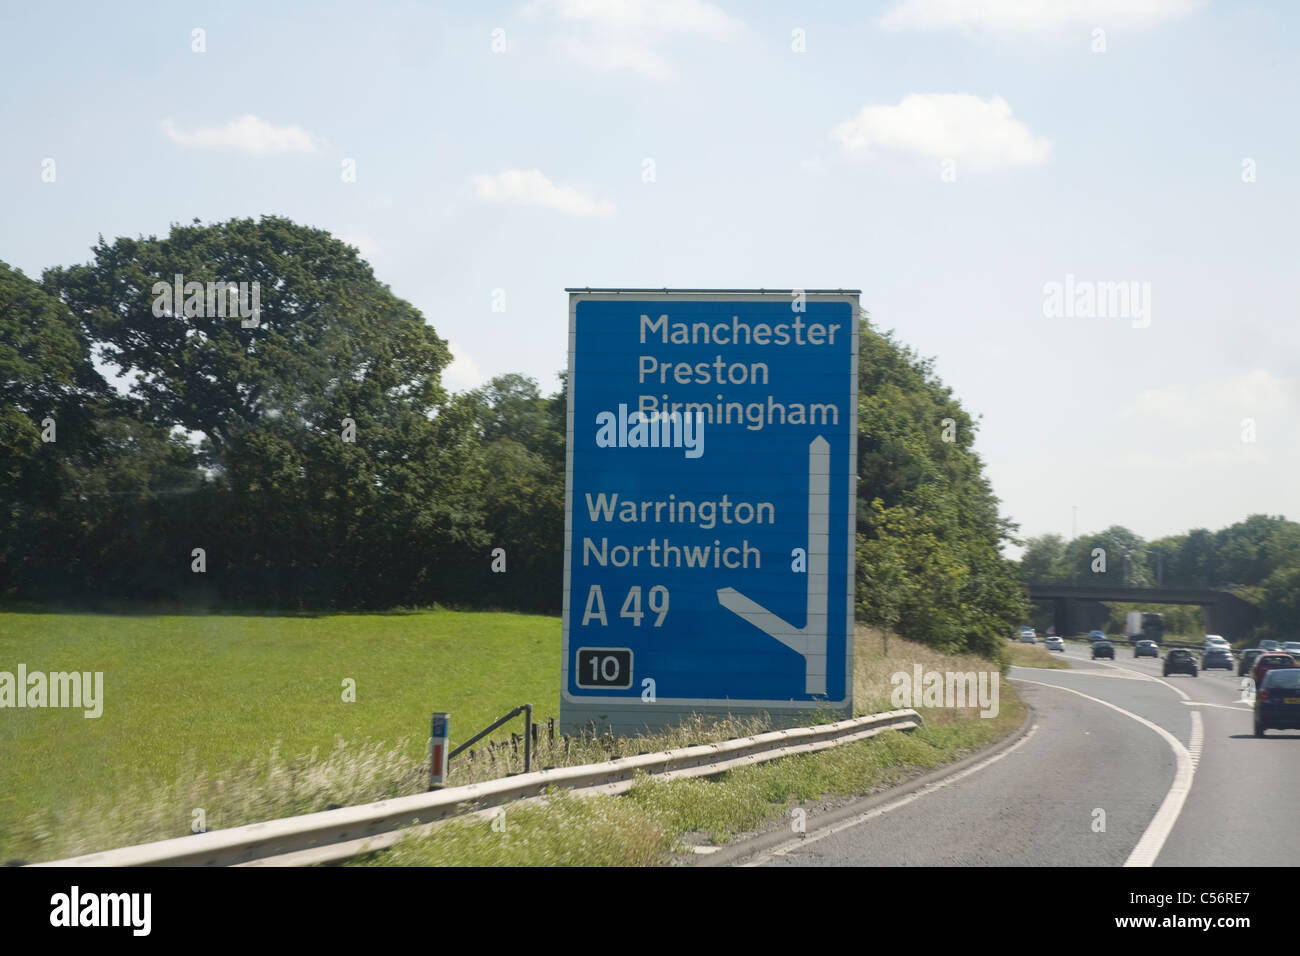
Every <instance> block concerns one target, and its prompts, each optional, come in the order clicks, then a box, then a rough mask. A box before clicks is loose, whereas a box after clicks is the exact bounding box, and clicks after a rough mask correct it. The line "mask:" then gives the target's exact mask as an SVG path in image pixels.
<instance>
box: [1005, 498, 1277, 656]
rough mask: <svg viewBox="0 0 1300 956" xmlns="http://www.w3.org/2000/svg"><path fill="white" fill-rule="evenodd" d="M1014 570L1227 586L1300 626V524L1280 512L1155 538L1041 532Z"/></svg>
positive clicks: (1266, 612)
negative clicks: (1067, 536) (1070, 536)
mask: <svg viewBox="0 0 1300 956" xmlns="http://www.w3.org/2000/svg"><path fill="white" fill-rule="evenodd" d="M1019 570H1020V577H1021V580H1022V581H1024V582H1025V583H1026V584H1028V583H1032V582H1035V581H1042V582H1057V583H1063V582H1066V581H1073V582H1077V583H1080V584H1108V585H1119V586H1125V587H1135V588H1153V587H1167V588H1214V589H1220V590H1225V591H1231V592H1232V593H1234V594H1236V595H1237V596H1238V597H1241V598H1242V599H1243V600H1246V601H1250V602H1251V603H1252V604H1254V605H1256V606H1257V607H1259V608H1260V610H1261V612H1262V614H1263V617H1264V622H1265V626H1266V627H1267V628H1269V629H1270V631H1276V632H1277V633H1281V634H1296V633H1300V523H1297V522H1295V521H1289V520H1287V519H1286V518H1285V517H1283V516H1281V515H1262V514H1258V515H1251V516H1249V517H1248V518H1246V519H1245V520H1243V521H1238V522H1236V523H1235V524H1232V525H1229V526H1228V527H1226V528H1220V529H1219V530H1218V531H1209V530H1208V529H1205V528H1196V529H1193V530H1191V531H1188V532H1187V533H1186V534H1176V535H1168V536H1166V537H1163V538H1157V539H1156V540H1153V541H1145V540H1143V539H1142V538H1141V537H1140V536H1139V535H1137V534H1135V533H1134V532H1132V531H1130V530H1129V529H1127V528H1124V527H1121V526H1119V525H1115V526H1112V527H1110V528H1107V529H1106V530H1105V531H1101V532H1099V533H1096V534H1088V535H1081V536H1079V537H1077V538H1074V539H1073V540H1071V541H1066V540H1065V539H1064V538H1063V537H1062V536H1060V535H1056V534H1046V535H1041V536H1039V537H1035V538H1030V539H1028V540H1027V541H1026V542H1025V550H1024V553H1023V554H1022V556H1021V559H1020V566H1019ZM1171 613H1177V612H1172V611H1171ZM1183 613H1185V614H1194V613H1199V612H1195V611H1194V610H1192V609H1183ZM1179 620H1181V618H1180V619H1179ZM1184 623H1187V622H1184ZM1189 633H1190V631H1189Z"/></svg>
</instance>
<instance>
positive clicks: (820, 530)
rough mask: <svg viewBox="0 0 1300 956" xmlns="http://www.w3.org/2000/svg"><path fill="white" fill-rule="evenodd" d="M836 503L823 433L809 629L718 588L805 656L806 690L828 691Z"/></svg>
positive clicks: (814, 479)
mask: <svg viewBox="0 0 1300 956" xmlns="http://www.w3.org/2000/svg"><path fill="white" fill-rule="evenodd" d="M830 503H831V446H830V444H829V443H828V442H827V441H826V439H825V438H823V437H822V436H821V435H818V436H817V437H816V438H814V439H813V440H812V442H811V443H810V444H809V445H808V616H807V618H806V619H805V622H804V626H803V627H795V626H794V625H793V624H790V623H788V622H786V621H783V620H781V618H779V617H777V616H776V615H775V614H773V613H772V612H771V611H769V610H768V609H767V608H765V607H763V606H762V605H761V604H758V603H756V602H754V601H751V600H750V599H749V598H747V597H745V596H744V595H743V594H741V593H740V592H739V591H737V590H736V589H735V588H719V589H718V603H719V604H721V605H722V606H723V607H725V608H726V609H727V610H728V611H731V612H732V613H733V614H738V615H739V616H740V617H742V618H744V619H745V620H746V621H748V622H749V623H750V624H753V625H754V626H755V627H756V628H758V629H759V630H760V631H762V632H763V633H764V634H767V635H768V636H770V637H774V638H776V639H777V640H778V641H780V642H781V643H782V644H784V645H785V646H786V647H788V648H790V650H792V651H794V652H796V653H797V654H800V655H802V657H803V659H804V674H805V677H804V693H806V694H825V693H826V625H827V607H828V603H829V601H830V594H829V592H828V590H827V585H828V584H829V581H830V571H829V567H828V563H827V555H828V554H829V552H830V535H829V527H830V517H831V516H830Z"/></svg>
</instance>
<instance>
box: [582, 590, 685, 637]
mask: <svg viewBox="0 0 1300 956" xmlns="http://www.w3.org/2000/svg"><path fill="white" fill-rule="evenodd" d="M645 603H646V607H648V608H649V609H650V613H651V614H654V615H656V617H655V620H654V625H653V626H654V627H659V626H660V625H661V624H663V622H664V618H666V617H667V616H668V589H667V588H666V587H664V586H663V585H662V584H656V585H655V586H654V587H652V588H651V589H650V591H649V592H648V593H647V594H646V601H645ZM618 616H619V617H624V618H628V619H629V620H631V621H632V626H633V627H640V626H641V619H642V618H643V617H645V616H646V615H645V611H643V610H641V585H639V584H635V585H633V586H632V587H631V589H629V590H628V592H627V597H626V598H624V599H623V606H622V607H621V608H620V609H619V612H618ZM592 621H595V622H596V623H597V624H599V625H600V626H601V627H606V626H608V624H609V619H608V617H607V616H606V614H605V595H604V594H603V593H602V592H601V590H600V585H599V584H593V585H592V586H591V587H590V588H588V589H587V606H586V607H585V608H584V609H583V612H582V626H583V627H586V626H587V625H588V624H590V623H591V622H592Z"/></svg>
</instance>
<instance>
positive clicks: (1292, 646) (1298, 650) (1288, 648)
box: [1282, 641, 1300, 660]
mask: <svg viewBox="0 0 1300 956" xmlns="http://www.w3.org/2000/svg"><path fill="white" fill-rule="evenodd" d="M1282 651H1283V653H1286V654H1290V655H1291V656H1292V657H1295V656H1296V655H1297V654H1300V641H1287V642H1286V643H1285V644H1283V645H1282ZM1296 659H1297V660H1300V658H1296Z"/></svg>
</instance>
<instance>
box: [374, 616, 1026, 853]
mask: <svg viewBox="0 0 1300 956" xmlns="http://www.w3.org/2000/svg"><path fill="white" fill-rule="evenodd" d="M889 646H890V653H889V654H888V655H886V654H885V653H884V648H883V642H882V641H881V639H880V636H879V635H878V634H875V633H873V632H870V631H865V630H863V631H860V632H859V636H858V644H857V648H856V655H855V658H856V665H857V666H856V667H855V671H856V674H855V678H856V686H855V691H856V695H857V697H858V699H861V700H863V701H864V702H865V706H864V707H862V708H860V709H861V710H863V711H864V712H874V711H879V710H887V709H890V707H891V703H890V701H889V693H888V691H887V689H886V688H888V687H889V677H890V676H892V675H893V674H894V673H897V672H900V671H901V672H904V673H908V672H910V671H911V669H912V667H913V665H914V664H917V663H920V664H922V666H923V669H925V670H940V671H943V670H960V671H970V670H988V669H990V665H989V664H988V662H986V661H981V660H979V659H977V658H971V657H965V656H958V655H944V654H938V653H936V652H934V651H932V650H931V649H929V648H927V647H924V646H922V645H917V644H911V643H909V642H906V641H901V640H899V639H897V638H894V639H891V641H890V643H889ZM882 677H883V678H884V685H883V686H882V683H881V678H882ZM1000 690H1004V691H1006V692H1005V693H1000V707H999V712H998V714H997V716H996V717H992V718H981V717H979V716H978V710H976V709H975V708H944V707H928V708H920V709H921V711H922V713H923V715H924V717H925V721H926V724H925V726H924V727H923V728H921V729H919V730H916V731H913V732H911V733H902V732H897V731H890V732H887V733H884V734H881V735H880V736H878V737H874V738H870V739H868V740H862V741H857V742H855V743H852V744H845V745H843V746H840V747H836V748H834V749H832V750H828V751H824V752H822V753H817V754H808V755H803V756H797V757H787V758H783V759H780V760H776V761H772V762H770V763H765V764H760V765H757V766H752V767H745V768H742V769H739V770H734V771H730V772H728V773H726V774H723V775H721V776H719V777H716V778H712V779H701V778H695V779H686V780H661V779H657V778H655V777H644V778H642V779H641V780H639V781H638V782H637V784H636V785H635V786H634V787H633V788H632V789H631V790H630V791H629V792H628V793H627V794H625V795H624V796H622V797H608V796H601V797H595V798H581V797H574V796H572V795H568V794H554V795H552V797H551V799H550V802H549V803H547V804H537V803H532V804H520V805H517V806H508V807H506V808H503V810H502V812H500V813H499V814H498V815H497V816H496V817H494V818H493V819H491V820H482V819H462V820H453V821H449V822H447V823H445V824H442V825H440V826H438V827H436V828H435V829H434V830H433V831H432V832H430V833H428V834H427V835H421V836H412V837H409V838H407V839H405V840H403V841H401V842H399V843H398V844H396V845H395V846H394V847H393V848H391V849H390V850H387V851H384V852H380V853H375V854H370V855H368V856H366V857H362V858H358V859H357V860H354V861H352V862H353V864H354V865H361V866H432V865H440V866H457V865H460V866H501V865H510V866H564V865H570V864H582V865H621V866H640V865H646V864H653V863H662V862H666V861H667V860H669V859H670V858H671V856H672V854H673V852H674V851H680V850H686V849H688V848H689V846H691V845H698V844H700V843H703V842H713V843H722V842H725V841H727V840H729V839H731V838H732V837H734V836H736V835H737V834H741V833H744V832H747V831H751V830H754V829H758V828H760V827H762V826H764V825H770V824H771V823H772V822H773V821H774V820H776V819H778V818H780V817H782V816H785V815H786V814H787V813H788V812H789V810H790V809H791V808H792V807H794V806H795V805H797V804H800V803H807V802H809V801H818V800H824V799H826V798H828V797H833V798H843V797H849V796H853V795H860V794H867V793H871V792H874V791H877V790H880V789H884V788H887V787H891V786H895V785H897V784H899V783H902V782H904V781H905V780H907V779H909V778H911V777H913V776H916V775H917V774H919V773H922V772H924V771H926V770H929V769H932V768H934V767H937V766H940V765H942V764H945V763H949V762H951V761H954V760H957V759H960V758H961V757H963V756H965V755H967V754H969V753H972V752H974V751H976V750H979V749H980V748H982V747H985V746H987V745H989V744H991V743H993V742H994V741H996V740H999V739H1001V738H1003V737H1005V736H1006V735H1007V734H1008V733H1011V732H1012V731H1014V730H1015V729H1016V728H1017V727H1019V726H1020V724H1021V722H1022V721H1023V718H1024V707H1023V705H1022V704H1021V703H1020V701H1019V700H1018V699H1017V698H1016V697H1015V695H1014V693H1013V692H1010V688H1009V686H1007V685H1002V686H1001V688H1000ZM881 700H883V701H884V704H883V706H881V705H880V703H879V702H880V701H881Z"/></svg>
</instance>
